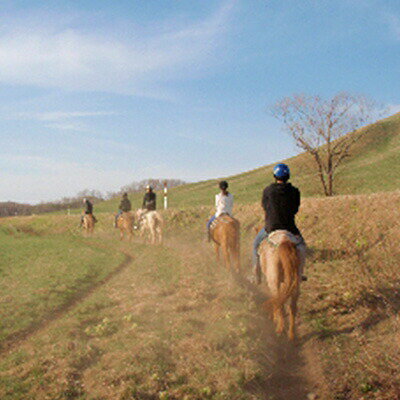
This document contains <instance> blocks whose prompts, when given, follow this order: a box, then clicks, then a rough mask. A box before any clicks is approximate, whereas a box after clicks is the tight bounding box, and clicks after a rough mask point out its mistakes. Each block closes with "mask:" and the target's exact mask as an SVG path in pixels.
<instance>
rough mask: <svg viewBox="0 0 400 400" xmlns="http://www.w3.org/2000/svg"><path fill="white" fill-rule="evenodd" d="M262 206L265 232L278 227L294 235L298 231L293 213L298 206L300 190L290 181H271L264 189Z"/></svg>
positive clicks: (294, 213) (297, 233)
mask: <svg viewBox="0 0 400 400" xmlns="http://www.w3.org/2000/svg"><path fill="white" fill-rule="evenodd" d="M262 206H263V208H264V210H265V213H266V220H265V229H266V231H267V233H270V232H272V231H275V230H278V229H284V230H287V231H289V232H291V233H293V234H295V235H299V234H300V232H299V230H298V228H297V226H296V224H295V215H296V213H297V211H298V210H299V206H300V192H299V190H298V189H297V188H296V187H294V186H292V185H291V184H290V183H273V184H271V185H269V186H268V187H266V188H265V189H264V193H263V198H262Z"/></svg>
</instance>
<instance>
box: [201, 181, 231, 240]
mask: <svg viewBox="0 0 400 400" xmlns="http://www.w3.org/2000/svg"><path fill="white" fill-rule="evenodd" d="M219 188H220V189H221V193H218V194H217V195H215V208H216V213H215V214H214V215H213V216H212V217H211V218H210V220H209V221H208V222H207V232H208V234H209V233H210V227H211V224H212V223H213V221H214V220H215V219H216V218H218V217H219V216H220V215H222V214H228V215H230V216H232V209H233V195H232V194H231V193H229V192H228V182H227V181H221V182H220V183H219ZM208 238H209V240H210V236H208Z"/></svg>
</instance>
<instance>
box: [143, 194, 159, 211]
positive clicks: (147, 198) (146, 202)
mask: <svg viewBox="0 0 400 400" xmlns="http://www.w3.org/2000/svg"><path fill="white" fill-rule="evenodd" d="M142 208H145V209H146V210H148V211H153V210H155V209H156V194H155V193H154V192H147V193H146V194H145V195H144V197H143V206H142Z"/></svg>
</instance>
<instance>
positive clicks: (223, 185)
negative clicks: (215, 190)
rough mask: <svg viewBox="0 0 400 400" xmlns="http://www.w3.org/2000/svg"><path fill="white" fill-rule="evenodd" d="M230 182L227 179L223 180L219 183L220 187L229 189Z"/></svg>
mask: <svg viewBox="0 0 400 400" xmlns="http://www.w3.org/2000/svg"><path fill="white" fill-rule="evenodd" d="M228 186H229V185H228V182H227V181H221V182H220V183H219V188H220V189H222V190H226V189H228Z"/></svg>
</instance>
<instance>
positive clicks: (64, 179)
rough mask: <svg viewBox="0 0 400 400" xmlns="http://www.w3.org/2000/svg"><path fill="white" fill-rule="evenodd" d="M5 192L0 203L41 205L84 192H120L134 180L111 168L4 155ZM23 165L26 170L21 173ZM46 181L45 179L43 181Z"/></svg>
mask: <svg viewBox="0 0 400 400" xmlns="http://www.w3.org/2000/svg"><path fill="white" fill-rule="evenodd" d="M1 159H2V162H4V163H6V164H7V166H8V168H6V169H4V168H3V185H4V186H3V189H2V190H1V193H0V196H1V198H0V201H5V200H8V199H14V200H16V201H21V202H25V201H28V202H39V201H41V200H49V199H59V198H61V197H63V196H73V195H75V194H76V193H77V192H79V191H80V190H82V189H84V188H90V189H92V188H93V189H97V190H100V191H107V190H117V189H119V188H120V187H121V186H122V185H124V184H126V183H127V182H130V181H131V180H132V176H133V174H132V171H128V170H119V169H116V168H113V166H112V165H110V166H107V167H102V168H101V167H99V166H98V165H92V164H90V163H84V162H82V163H78V162H71V161H65V160H60V159H57V160H56V159H52V158H48V157H45V156H30V155H18V154H15V155H12V154H4V155H2V157H1ZM21 165H24V166H25V168H26V170H24V171H20V166H21ZM44 176H45V177H46V178H45V179H44V178H43V177H44Z"/></svg>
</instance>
